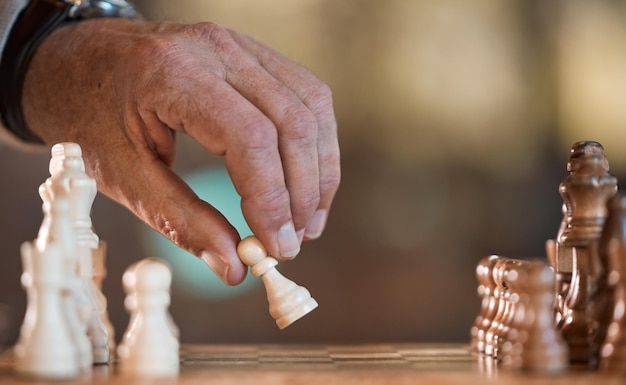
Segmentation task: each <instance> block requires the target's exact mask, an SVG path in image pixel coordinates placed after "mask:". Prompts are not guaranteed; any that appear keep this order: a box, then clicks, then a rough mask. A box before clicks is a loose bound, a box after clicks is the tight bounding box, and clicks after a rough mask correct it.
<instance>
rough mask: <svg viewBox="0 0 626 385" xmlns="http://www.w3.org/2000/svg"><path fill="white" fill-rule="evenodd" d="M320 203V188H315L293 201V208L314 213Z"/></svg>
mask: <svg viewBox="0 0 626 385" xmlns="http://www.w3.org/2000/svg"><path fill="white" fill-rule="evenodd" d="M319 204H320V190H319V189H317V188H315V189H313V191H310V192H308V193H307V194H304V195H303V196H302V197H301V198H300V199H295V200H293V201H292V202H291V206H292V210H293V211H294V212H296V213H309V214H310V213H312V212H313V211H315V209H316V208H317V207H318V206H319Z"/></svg>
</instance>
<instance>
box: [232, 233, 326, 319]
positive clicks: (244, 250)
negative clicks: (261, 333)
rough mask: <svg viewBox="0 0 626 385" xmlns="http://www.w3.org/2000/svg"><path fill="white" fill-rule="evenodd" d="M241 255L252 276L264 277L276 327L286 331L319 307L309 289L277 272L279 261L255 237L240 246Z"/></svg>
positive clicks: (244, 240)
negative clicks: (269, 254)
mask: <svg viewBox="0 0 626 385" xmlns="http://www.w3.org/2000/svg"><path fill="white" fill-rule="evenodd" d="M237 254H238V255H239V258H240V259H241V260H242V261H243V263H245V264H246V265H248V266H250V267H251V271H252V275H254V276H255V277H261V279H262V280H263V284H264V285H265V289H266V291H267V300H268V302H269V305H270V314H271V315H272V317H273V318H274V319H275V320H276V325H278V327H279V328H280V329H284V328H286V327H287V326H289V325H291V324H292V323H294V322H295V321H297V320H298V319H300V318H302V317H304V316H305V315H306V314H308V313H309V312H311V311H312V310H313V309H315V308H316V307H317V302H316V301H315V299H313V298H312V297H311V294H310V293H309V291H308V290H307V289H305V288H304V287H302V286H298V285H296V284H295V283H294V282H293V281H290V280H288V279H287V278H285V277H284V276H283V275H282V274H280V273H279V272H278V270H276V268H275V266H276V265H277V264H278V261H277V260H276V259H274V258H272V257H270V256H268V253H267V251H266V250H265V247H264V246H263V245H262V244H261V242H260V241H259V240H258V239H257V238H256V237H254V236H250V237H247V238H245V239H243V240H242V241H241V242H239V245H237Z"/></svg>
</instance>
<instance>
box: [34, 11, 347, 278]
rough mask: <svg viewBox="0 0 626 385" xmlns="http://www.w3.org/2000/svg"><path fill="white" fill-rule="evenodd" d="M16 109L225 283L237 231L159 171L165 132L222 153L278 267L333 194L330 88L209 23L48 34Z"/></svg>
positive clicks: (170, 152)
mask: <svg viewBox="0 0 626 385" xmlns="http://www.w3.org/2000/svg"><path fill="white" fill-rule="evenodd" d="M22 105H23V111H24V115H25V117H26V121H27V124H28V126H29V128H30V129H31V130H32V131H33V132H34V133H35V134H36V135H38V136H39V137H40V138H42V139H43V140H44V141H45V143H46V144H48V145H52V144H54V143H57V142H63V141H72V142H76V143H78V144H80V145H81V147H82V149H83V156H84V159H85V165H86V168H87V173H88V174H89V175H91V176H92V177H93V178H95V179H96V181H97V183H98V189H99V190H100V191H101V192H102V193H104V194H106V195H107V196H109V197H111V198H112V199H114V200H116V201H118V202H120V203H121V204H123V205H124V206H126V207H127V208H128V209H130V210H131V211H132V212H133V213H134V214H136V215H137V216H138V217H139V218H141V219H142V220H143V221H145V222H146V223H148V224H149V225H150V226H152V227H153V228H155V229H156V230H158V231H159V232H160V233H162V234H163V235H164V236H166V237H167V238H169V239H170V240H172V242H174V243H175V244H176V245H178V246H179V247H181V248H184V249H186V250H188V251H190V252H191V253H193V254H195V255H197V256H198V257H200V258H202V259H203V260H204V261H205V262H206V263H207V264H208V265H209V266H210V267H211V268H212V269H213V271H214V272H215V273H216V274H217V275H218V276H219V277H220V278H221V279H222V280H223V281H224V282H226V283H227V284H230V285H235V284H238V283H240V282H241V281H242V280H243V279H244V278H245V274H246V271H247V268H246V267H245V266H244V265H243V264H242V263H241V261H240V260H239V258H238V256H237V253H236V246H237V243H238V242H239V235H238V233H237V231H236V230H235V229H234V228H233V227H232V226H231V225H230V224H229V223H228V221H227V220H226V219H225V218H224V217H223V216H222V215H221V214H220V213H219V212H218V211H217V210H216V209H215V208H213V207H212V206H211V205H210V204H208V203H207V202H204V201H202V200H200V199H199V198H198V197H197V196H196V195H195V194H194V193H193V191H192V190H191V189H190V188H189V187H188V186H187V185H186V184H185V183H184V182H183V181H182V180H181V179H180V178H179V177H178V176H177V175H176V174H175V173H174V172H173V171H172V170H171V166H172V164H173V162H174V159H175V155H176V154H175V138H176V135H177V134H179V133H180V134H186V135H189V136H191V137H192V138H194V139H195V140H196V141H197V142H198V143H199V144H200V145H202V146H203V147H204V148H205V149H206V150H207V151H209V152H211V153H213V154H216V155H221V156H224V158H225V162H226V166H227V168H228V172H229V173H230V175H231V178H232V180H233V183H234V185H235V188H236V189H237V191H238V192H239V194H240V195H241V197H242V210H243V213H244V216H245V218H246V220H247V222H248V224H249V226H250V228H251V229H252V231H253V232H254V233H255V235H256V236H257V237H258V238H259V239H260V240H261V241H262V242H263V244H264V245H265V246H266V247H267V249H268V251H269V252H270V253H271V254H272V255H274V256H276V257H277V258H279V259H290V258H293V257H295V256H296V254H297V253H298V252H299V250H300V246H301V242H302V241H303V240H306V239H314V238H317V237H319V236H320V235H321V233H322V231H323V229H324V227H325V225H326V220H327V216H328V212H329V210H330V207H331V202H332V200H333V197H334V195H335V193H336V191H337V188H338V186H339V181H340V166H339V146H338V143H337V124H336V120H335V116H334V112H333V106H332V94H331V91H330V89H329V87H328V86H327V85H325V84H324V83H322V82H321V81H320V80H319V79H318V78H317V77H315V76H314V75H313V74H312V73H311V72H310V71H308V70H307V69H305V68H303V67H302V66H300V65H298V64H296V63H294V62H292V61H290V60H289V59H287V58H285V57H284V56H282V55H280V54H279V53H277V52H276V51H274V50H272V49H270V48H268V47H266V46H264V45H262V44H261V43H259V42H257V41H255V40H253V39H251V38H249V37H247V36H245V35H243V34H240V33H237V32H234V31H230V30H226V29H224V28H221V27H220V26H218V25H215V24H212V23H201V24H193V25H183V24H173V23H149V22H143V21H132V20H124V19H100V20H89V21H84V22H80V23H76V24H72V25H69V26H65V27H63V28H60V29H58V30H56V31H55V32H53V33H52V34H51V35H50V36H49V37H47V38H46V39H45V40H44V41H43V43H42V45H41V46H40V47H39V49H38V50H37V52H36V54H35V56H34V58H33V60H32V62H31V65H30V67H29V70H28V72H27V75H26V80H25V82H24V95H23V99H22Z"/></svg>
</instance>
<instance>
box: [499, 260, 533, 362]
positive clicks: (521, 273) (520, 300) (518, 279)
mask: <svg viewBox="0 0 626 385" xmlns="http://www.w3.org/2000/svg"><path fill="white" fill-rule="evenodd" d="M528 264H529V262H527V261H517V263H515V264H512V265H511V267H510V270H509V272H508V274H506V276H505V277H504V285H505V286H506V288H507V290H508V291H509V296H508V297H509V311H508V317H507V320H506V327H505V328H503V332H502V335H501V337H500V339H499V340H498V345H499V346H498V359H500V361H501V362H502V364H503V365H505V366H509V367H519V366H521V361H520V357H519V356H520V354H521V349H522V346H521V340H520V332H522V331H523V330H522V329H523V327H524V323H523V320H524V317H525V315H526V313H527V310H526V308H527V306H528V303H527V302H528V301H524V299H525V298H527V297H528V296H527V295H526V293H525V292H524V290H526V286H527V283H526V280H527V273H526V270H527V266H528Z"/></svg>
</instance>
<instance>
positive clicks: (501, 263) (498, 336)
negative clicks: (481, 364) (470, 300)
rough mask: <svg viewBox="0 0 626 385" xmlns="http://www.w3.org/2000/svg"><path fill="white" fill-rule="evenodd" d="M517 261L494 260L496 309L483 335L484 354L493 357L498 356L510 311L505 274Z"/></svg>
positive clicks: (506, 329)
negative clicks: (484, 341) (484, 342)
mask: <svg viewBox="0 0 626 385" xmlns="http://www.w3.org/2000/svg"><path fill="white" fill-rule="evenodd" d="M518 263H520V262H519V261H516V260H513V259H509V258H500V259H498V260H497V261H496V263H495V266H494V269H493V279H494V282H495V283H496V287H495V289H494V294H496V297H497V301H498V311H497V313H496V316H495V317H494V319H493V321H492V322H491V325H490V326H489V329H488V330H487V333H486V335H485V340H486V344H485V354H487V355H489V356H492V357H493V358H499V357H498V354H499V349H500V347H501V345H502V339H503V337H504V335H505V334H506V333H507V332H508V329H509V323H510V319H511V316H512V312H511V300H510V299H511V298H510V296H511V292H510V290H508V287H507V285H506V283H505V280H506V276H507V275H508V274H509V273H510V272H511V271H512V270H513V269H514V268H515V265H516V264H518Z"/></svg>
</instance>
